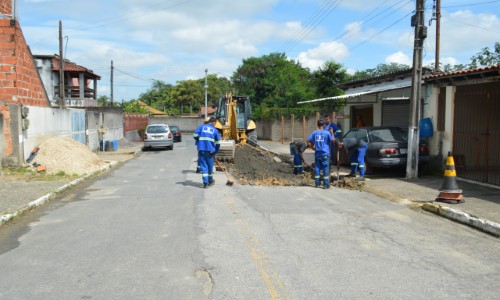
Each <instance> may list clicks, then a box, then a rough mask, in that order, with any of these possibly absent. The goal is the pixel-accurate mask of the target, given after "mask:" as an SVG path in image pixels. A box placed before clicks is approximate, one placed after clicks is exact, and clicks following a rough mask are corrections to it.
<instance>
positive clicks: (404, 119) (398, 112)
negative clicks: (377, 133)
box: [382, 100, 410, 128]
mask: <svg viewBox="0 0 500 300" xmlns="http://www.w3.org/2000/svg"><path fill="white" fill-rule="evenodd" d="M409 116H410V101H409V100H397V101H383V102H382V125H383V126H399V127H402V128H408V122H409Z"/></svg>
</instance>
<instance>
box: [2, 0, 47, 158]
mask: <svg viewBox="0 0 500 300" xmlns="http://www.w3.org/2000/svg"><path fill="white" fill-rule="evenodd" d="M25 105H26V106H42V107H48V106H50V101H49V99H48V97H47V94H46V93H45V89H44V87H43V83H42V80H41V78H40V76H39V74H38V72H37V69H36V66H35V61H34V60H33V57H32V54H31V51H30V49H29V47H28V45H27V44H26V40H25V39H24V35H23V32H22V30H21V26H20V24H19V22H18V20H16V18H15V16H14V15H13V7H12V1H9V0H4V1H0V161H1V162H2V166H5V165H17V164H18V163H19V162H18V160H19V157H22V155H19V152H20V151H22V150H23V149H21V147H20V145H21V144H22V139H23V131H24V130H26V128H27V126H29V122H28V121H27V119H26V117H27V113H28V111H27V110H26V109H23V106H25Z"/></svg>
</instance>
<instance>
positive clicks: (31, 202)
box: [0, 143, 142, 226]
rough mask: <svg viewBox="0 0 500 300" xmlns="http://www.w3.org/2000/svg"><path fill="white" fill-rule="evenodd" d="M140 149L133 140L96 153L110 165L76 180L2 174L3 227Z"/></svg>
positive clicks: (0, 215)
mask: <svg viewBox="0 0 500 300" xmlns="http://www.w3.org/2000/svg"><path fill="white" fill-rule="evenodd" d="M141 148H142V143H140V144H137V143H130V144H128V145H127V146H124V147H120V148H118V149H117V151H109V152H97V153H96V154H97V156H99V157H100V158H101V159H102V160H103V161H104V162H106V163H107V164H106V165H105V166H104V167H102V168H101V169H99V170H98V171H96V172H94V173H92V174H88V175H86V176H83V177H80V178H77V179H64V178H63V179H58V180H51V181H36V180H30V181H26V180H17V179H16V178H15V176H3V175H0V195H1V197H0V226H1V225H2V224H3V223H5V222H7V221H9V220H11V219H13V218H15V217H16V216H19V215H21V214H22V213H24V212H25V211H28V210H30V209H32V208H34V207H36V206H39V205H42V204H43V203H45V202H47V201H49V200H50V199H52V198H54V197H55V196H56V195H57V194H59V193H62V192H64V191H65V190H67V189H69V188H71V187H73V186H75V185H77V184H79V183H80V182H82V181H84V180H86V179H88V178H90V177H92V176H95V175H97V174H99V173H102V172H106V171H107V170H109V169H111V168H112V167H114V166H116V165H117V164H119V163H121V162H123V161H126V160H128V159H131V158H133V157H134V156H135V154H136V153H137V152H138V151H140V150H141Z"/></svg>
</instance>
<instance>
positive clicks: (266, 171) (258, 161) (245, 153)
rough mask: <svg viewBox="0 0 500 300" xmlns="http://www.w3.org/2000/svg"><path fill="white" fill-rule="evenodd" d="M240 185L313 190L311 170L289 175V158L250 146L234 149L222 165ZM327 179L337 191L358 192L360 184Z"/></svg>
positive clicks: (362, 183)
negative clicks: (227, 160) (342, 189)
mask: <svg viewBox="0 0 500 300" xmlns="http://www.w3.org/2000/svg"><path fill="white" fill-rule="evenodd" d="M222 164H223V165H224V167H225V169H226V170H227V172H229V173H230V174H231V175H232V176H233V177H234V178H235V179H236V180H237V181H238V182H239V183H240V184H248V185H263V186H314V169H313V168H311V167H306V169H305V171H306V172H305V174H303V175H294V174H293V162H292V156H290V155H278V154H275V153H272V152H269V151H266V150H262V149H260V148H256V147H253V146H250V145H237V146H236V151H235V155H234V162H233V163H227V162H222ZM335 179H336V178H331V185H332V186H336V187H339V188H345V189H352V190H359V189H361V188H362V187H363V185H364V182H358V181H355V180H353V179H351V178H340V180H338V181H337V180H335Z"/></svg>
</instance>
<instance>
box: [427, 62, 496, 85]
mask: <svg viewBox="0 0 500 300" xmlns="http://www.w3.org/2000/svg"><path fill="white" fill-rule="evenodd" d="M491 77H498V78H499V79H500V64H498V65H495V66H488V67H483V68H475V69H469V70H460V71H453V72H447V73H444V72H443V73H439V74H434V75H430V76H424V77H423V78H422V80H424V81H426V82H429V83H431V82H434V83H440V82H455V81H464V80H473V79H484V78H491Z"/></svg>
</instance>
